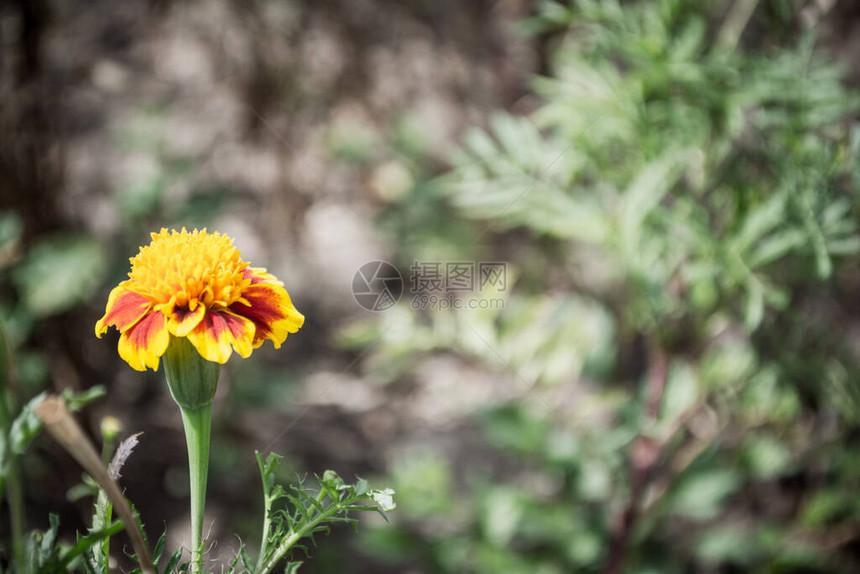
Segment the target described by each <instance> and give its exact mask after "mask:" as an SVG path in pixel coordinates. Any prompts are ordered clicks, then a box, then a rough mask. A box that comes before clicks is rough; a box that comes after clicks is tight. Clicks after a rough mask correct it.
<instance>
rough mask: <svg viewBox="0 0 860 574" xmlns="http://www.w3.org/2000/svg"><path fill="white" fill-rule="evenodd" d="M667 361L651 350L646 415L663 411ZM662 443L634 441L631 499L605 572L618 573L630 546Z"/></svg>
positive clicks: (611, 544)
mask: <svg viewBox="0 0 860 574" xmlns="http://www.w3.org/2000/svg"><path fill="white" fill-rule="evenodd" d="M667 370H668V361H667V358H666V354H665V353H664V352H663V351H662V350H661V349H659V348H654V350H653V351H652V353H651V364H650V365H649V367H648V378H647V380H646V387H645V400H644V401H643V403H642V411H643V413H642V414H643V416H644V417H647V418H649V419H652V420H653V419H656V418H657V416H658V415H659V413H660V403H661V402H662V400H663V391H664V390H665V388H666V375H667ZM662 451H663V445H661V444H658V443H657V442H655V441H654V439H652V438H650V437H647V436H643V435H639V436H638V437H636V439H635V440H634V441H633V444H632V445H631V447H630V450H629V452H628V457H627V466H628V471H629V473H630V500H629V501H628V502H627V505H626V506H625V508H624V510H623V511H622V512H621V514H620V515H619V516H618V518H617V520H616V522H615V525H614V526H613V528H612V538H611V540H610V542H609V557H608V559H607V562H606V566H605V567H604V569H603V574H619V573H620V572H621V571H622V568H623V566H624V559H625V557H626V556H627V547H628V545H629V543H630V537H631V535H632V533H633V529H634V527H635V526H636V522H637V520H638V519H639V513H640V511H641V501H642V495H643V493H644V492H645V488H646V487H647V486H648V483H649V482H650V479H651V476H650V475H651V470H652V469H653V468H654V465H655V464H656V463H657V461H658V460H660V458H661V455H662Z"/></svg>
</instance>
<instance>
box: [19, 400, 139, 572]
mask: <svg viewBox="0 0 860 574" xmlns="http://www.w3.org/2000/svg"><path fill="white" fill-rule="evenodd" d="M36 414H37V415H38V417H39V418H40V419H41V420H42V423H43V424H44V425H45V428H46V429H47V431H48V433H49V434H50V435H51V436H52V437H53V438H54V440H56V441H57V442H58V443H60V445H61V446H62V447H63V448H64V449H66V451H68V452H69V454H71V455H72V456H73V457H74V459H75V460H76V461H78V463H80V465H81V466H82V467H84V470H86V471H87V472H88V473H89V474H90V476H92V477H93V479H94V480H95V481H96V482H97V483H98V485H99V486H100V487H101V488H102V489H103V490H104V492H105V493H106V494H107V496H108V498H109V499H110V501H111V503H112V504H113V507H114V508H115V509H116V511H117V514H119V517H120V518H121V519H122V522H123V524H124V526H125V530H126V532H128V536H129V538H130V539H131V545H132V547H133V548H134V552H135V554H136V555H137V559H138V561H139V562H140V567H141V570H142V571H143V572H144V573H146V574H150V573H151V574H155V567H154V566H153V564H152V557H151V556H150V554H149V548H147V546H146V542H145V541H144V537H143V533H142V532H141V530H140V527H139V526H138V524H137V521H136V520H135V519H134V516H133V515H132V513H131V508H129V506H128V503H127V502H126V500H125V497H124V496H123V495H122V492H121V491H120V489H119V486H118V485H117V483H116V482H115V481H114V480H113V479H112V478H111V477H110V474H109V473H108V470H107V469H106V468H105V466H104V464H103V463H102V461H101V458H100V457H99V455H98V453H97V452H96V450H95V448H94V447H93V445H92V443H90V441H89V439H87V437H86V435H85V434H84V432H83V430H82V429H81V427H80V425H79V424H78V423H77V421H76V420H75V418H74V417H73V416H72V413H71V412H69V409H68V408H67V407H66V404H65V402H63V399H61V398H60V397H58V396H56V395H49V396H48V397H47V398H46V399H45V400H44V401H42V402H41V404H39V406H38V407H36Z"/></svg>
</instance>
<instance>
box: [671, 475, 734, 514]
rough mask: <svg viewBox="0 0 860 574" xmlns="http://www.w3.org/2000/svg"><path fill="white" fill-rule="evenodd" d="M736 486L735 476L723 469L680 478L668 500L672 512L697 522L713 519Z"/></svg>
mask: <svg viewBox="0 0 860 574" xmlns="http://www.w3.org/2000/svg"><path fill="white" fill-rule="evenodd" d="M740 484H741V478H740V476H739V475H738V473H737V472H736V471H734V470H731V469H727V468H715V469H713V470H708V471H699V472H697V473H695V474H691V475H687V476H683V477H682V478H681V479H680V481H679V484H678V486H677V487H676V490H675V493H674V495H673V496H672V509H673V512H674V513H675V514H677V515H680V516H686V517H688V518H693V519H698V520H706V519H710V518H714V517H715V516H717V515H718V514H719V513H720V511H721V510H722V508H723V504H724V502H725V500H726V498H727V497H728V496H729V495H730V494H732V493H733V492H735V490H737V489H738V487H739V486H740Z"/></svg>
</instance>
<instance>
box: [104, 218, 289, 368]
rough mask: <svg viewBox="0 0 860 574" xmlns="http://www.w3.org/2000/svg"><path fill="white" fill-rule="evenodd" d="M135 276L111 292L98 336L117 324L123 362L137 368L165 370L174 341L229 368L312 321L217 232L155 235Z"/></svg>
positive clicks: (134, 263) (135, 261)
mask: <svg viewBox="0 0 860 574" xmlns="http://www.w3.org/2000/svg"><path fill="white" fill-rule="evenodd" d="M128 276H129V278H128V279H127V280H125V281H123V282H122V283H120V284H119V285H117V286H116V287H115V288H114V289H113V291H111V293H110V296H109V297H108V302H107V307H106V309H105V314H104V317H102V318H101V319H99V321H98V323H96V336H98V337H101V336H102V335H103V334H104V333H105V332H106V331H107V329H108V327H111V326H114V327H116V328H117V329H118V330H119V332H120V333H121V334H120V338H119V346H118V348H119V355H120V357H122V358H123V359H124V360H125V361H126V362H127V363H128V364H129V365H131V366H132V367H133V368H134V369H136V370H138V371H144V370H146V368H147V367H150V368H152V369H158V363H159V359H160V358H161V356H162V355H163V354H164V353H165V351H166V350H167V346H168V344H169V343H170V337H171V336H173V337H186V338H187V339H188V341H190V342H191V343H192V344H193V345H194V347H195V348H196V349H197V352H198V353H200V355H201V356H202V357H203V358H204V359H206V360H207V361H213V362H216V363H225V362H226V361H227V359H229V358H230V355H231V354H232V352H233V351H234V350H235V351H236V352H237V353H239V355H241V356H242V357H248V356H249V355H250V354H251V351H252V350H253V349H256V348H257V347H259V346H260V345H262V344H263V342H264V341H265V340H266V339H271V340H272V342H273V343H274V345H275V348H278V347H280V346H281V343H283V342H284V340H285V339H286V338H287V334H288V333H295V332H296V331H298V330H299V328H300V327H301V326H302V325H303V324H304V322H305V318H304V315H302V314H301V313H299V312H298V311H297V310H296V308H295V307H294V306H293V303H292V301H291V300H290V296H289V295H288V294H287V291H286V289H284V286H283V283H281V282H280V281H278V280H277V279H276V278H275V277H274V276H273V275H271V274H269V273H267V272H266V270H265V269H262V268H258V267H250V266H249V264H248V263H246V262H245V261H242V259H241V255H240V253H239V250H238V249H236V248H235V247H234V246H233V239H231V238H230V237H227V236H226V235H221V234H220V233H217V232H216V233H212V234H210V233H207V232H206V230H205V229H204V230H202V231H198V230H196V229H195V230H194V231H192V232H188V231H186V230H185V228H182V231H175V230H173V231H170V232H168V231H167V230H166V229H162V230H161V231H160V232H159V233H153V234H152V242H151V243H150V244H149V245H147V246H144V247H141V248H140V252H139V253H138V254H137V255H136V256H134V257H133V258H132V259H131V272H130V273H129V274H128Z"/></svg>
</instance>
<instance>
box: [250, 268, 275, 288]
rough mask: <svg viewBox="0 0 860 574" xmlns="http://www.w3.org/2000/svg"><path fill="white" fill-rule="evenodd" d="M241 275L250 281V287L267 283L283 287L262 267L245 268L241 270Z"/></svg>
mask: <svg viewBox="0 0 860 574" xmlns="http://www.w3.org/2000/svg"><path fill="white" fill-rule="evenodd" d="M242 275H244V277H245V279H250V280H251V285H257V284H259V283H269V284H272V285H280V286H283V285H284V284H283V283H281V282H280V281H278V278H277V277H275V276H274V275H272V274H271V273H269V272H267V271H266V269H265V268H264V267H246V268H245V269H243V270H242Z"/></svg>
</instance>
